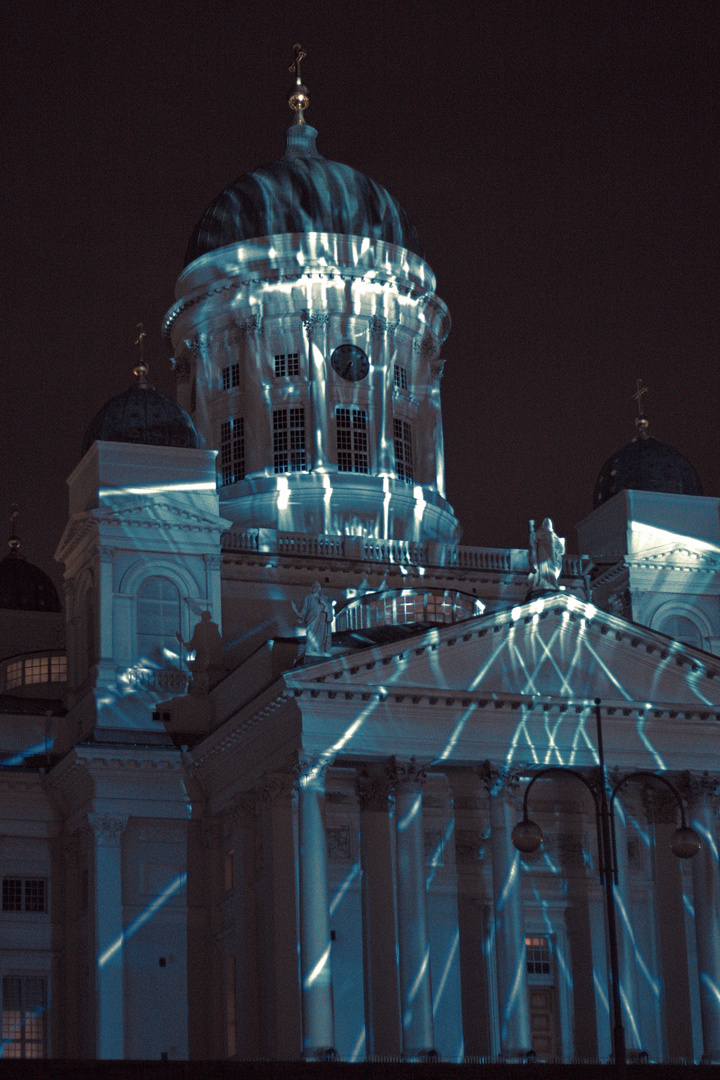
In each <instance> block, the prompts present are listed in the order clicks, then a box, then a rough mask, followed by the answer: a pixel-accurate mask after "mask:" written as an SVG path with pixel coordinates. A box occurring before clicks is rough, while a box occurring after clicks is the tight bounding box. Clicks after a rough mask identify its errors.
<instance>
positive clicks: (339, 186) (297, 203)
mask: <svg viewBox="0 0 720 1080" xmlns="http://www.w3.org/2000/svg"><path fill="white" fill-rule="evenodd" d="M316 136H317V131H316V130H315V128H312V127H309V126H308V125H307V124H298V125H294V126H293V127H291V128H290V129H289V131H288V139H287V149H286V151H285V155H284V157H282V158H281V159H280V160H279V161H276V162H274V163H273V164H272V165H265V166H263V167H262V168H259V169H256V170H255V171H254V172H251V173H246V174H245V175H244V176H241V177H240V179H239V180H236V181H235V182H234V183H232V184H230V186H229V187H227V188H225V190H224V191H223V192H222V193H221V194H220V195H218V197H217V198H216V199H215V200H214V202H212V203H211V204H210V206H209V207H208V208H207V210H206V211H205V213H204V214H203V216H202V218H201V219H200V221H199V223H198V225H197V227H196V228H195V231H194V232H193V234H192V237H191V238H190V243H189V244H188V249H187V253H186V256H185V265H186V266H187V265H189V263H191V262H194V260H195V259H199V258H200V256H202V255H206V254H207V253H208V252H209V251H215V250H217V249H218V248H222V247H226V246H227V245H228V244H235V243H239V242H240V241H243V240H254V239H257V238H259V237H261V236H271V235H275V234H282V233H305V232H326V233H340V234H343V235H346V236H363V237H369V238H370V239H372V240H384V241H386V242H388V243H390V244H397V245H398V246H400V247H404V248H407V249H408V250H409V251H413V252H414V253H415V254H416V255H420V256H421V257H422V248H421V246H420V239H419V237H418V234H417V232H416V230H415V229H414V227H413V226H412V225H411V224H410V222H409V221H408V218H407V215H406V213H405V211H404V210H403V208H402V207H401V206H400V204H399V203H398V202H397V201H396V200H395V199H394V198H393V197H392V195H390V194H388V192H387V191H386V190H385V188H383V187H381V186H380V184H376V183H375V181H374V180H371V179H370V178H369V177H368V176H365V175H364V174H363V173H361V172H358V171H357V170H356V169H351V168H350V166H349V165H341V164H339V163H338V162H336V161H327V160H326V159H325V158H324V157H322V155H321V154H319V153H318V151H317V149H316V146H315V139H316Z"/></svg>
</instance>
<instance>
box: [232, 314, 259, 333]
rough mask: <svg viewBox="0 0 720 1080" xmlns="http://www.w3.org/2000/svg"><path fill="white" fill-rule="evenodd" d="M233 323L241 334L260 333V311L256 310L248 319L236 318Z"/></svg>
mask: <svg viewBox="0 0 720 1080" xmlns="http://www.w3.org/2000/svg"><path fill="white" fill-rule="evenodd" d="M233 325H234V327H235V329H236V330H239V331H240V333H241V334H252V333H262V328H263V317H262V313H261V312H259V311H258V312H257V313H256V314H255V315H251V316H250V318H249V319H236V320H235V322H234V324H233Z"/></svg>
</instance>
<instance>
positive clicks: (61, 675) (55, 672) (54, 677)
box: [50, 656, 67, 682]
mask: <svg viewBox="0 0 720 1080" xmlns="http://www.w3.org/2000/svg"><path fill="white" fill-rule="evenodd" d="M50 682H67V656H51V657H50Z"/></svg>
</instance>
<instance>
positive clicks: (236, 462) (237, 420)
mask: <svg viewBox="0 0 720 1080" xmlns="http://www.w3.org/2000/svg"><path fill="white" fill-rule="evenodd" d="M244 476H245V424H244V422H243V418H242V416H236V417H233V418H231V419H230V420H223V422H222V423H221V424H220V486H221V487H224V486H225V485H226V484H235V483H237V481H238V480H242V479H243V477H244Z"/></svg>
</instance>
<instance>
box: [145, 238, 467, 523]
mask: <svg viewBox="0 0 720 1080" xmlns="http://www.w3.org/2000/svg"><path fill="white" fill-rule="evenodd" d="M434 288H435V278H434V276H433V274H432V272H431V271H430V269H429V267H428V266H427V265H426V263H424V262H423V261H422V259H420V258H419V257H418V256H417V255H414V254H413V253H411V252H409V251H407V250H405V249H404V248H399V247H395V246H393V245H392V244H387V243H384V242H382V241H379V240H369V239H365V238H362V237H357V236H341V235H337V234H329V233H312V232H311V233H302V234H291V235H278V236H270V237H267V238H264V239H261V240H255V241H251V242H246V243H241V244H234V245H231V246H228V247H224V248H221V249H220V250H218V251H215V252H211V253H209V254H207V255H204V256H202V257H201V258H199V259H197V260H195V262H193V263H191V264H190V266H188V267H187V269H186V270H185V271H184V273H183V274H182V276H181V277H180V280H179V281H178V286H177V296H178V300H177V303H176V304H175V306H174V307H173V308H172V309H171V310H170V312H169V314H168V316H167V320H166V334H167V336H168V337H169V338H170V339H171V341H172V345H173V349H174V352H175V364H176V373H177V377H178V400H179V401H180V403H181V404H182V405H183V406H184V407H185V408H186V409H188V411H190V413H191V414H192V416H193V419H194V420H195V423H196V426H197V428H198V430H199V431H200V433H201V436H202V438H203V439H204V441H205V445H207V446H213V447H215V448H217V449H218V450H219V452H220V458H219V468H218V477H219V485H220V498H221V502H222V507H223V513H224V514H225V515H226V516H227V517H229V518H230V519H231V520H232V521H233V524H234V525H235V526H237V527H238V528H252V527H262V528H271V529H278V530H281V531H288V532H303V533H309V534H316V535H317V534H344V535H348V534H356V535H362V536H373V537H386V538H390V537H396V538H399V539H405V540H415V541H419V540H443V541H448V540H450V541H453V540H456V539H457V538H458V535H459V530H458V524H457V521H456V519H455V517H454V515H453V513H452V510H451V508H450V507H449V506H448V504H447V502H446V501H445V498H444V459H443V439H442V418H441V414H440V389H439V383H440V376H441V372H442V361H441V360H440V359H439V354H440V347H441V344H442V342H443V341H444V339H445V337H446V336H447V334H448V331H449V326H450V319H449V315H448V312H447V309H446V307H445V305H444V304H443V303H442V301H441V300H440V299H439V298H438V297H437V296H436V295H435V293H434V291H433V290H434Z"/></svg>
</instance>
